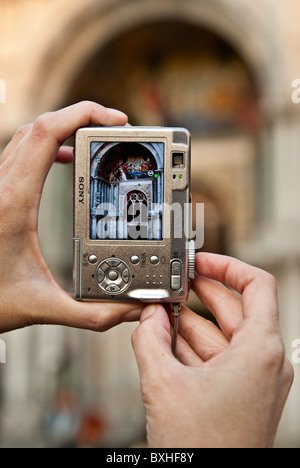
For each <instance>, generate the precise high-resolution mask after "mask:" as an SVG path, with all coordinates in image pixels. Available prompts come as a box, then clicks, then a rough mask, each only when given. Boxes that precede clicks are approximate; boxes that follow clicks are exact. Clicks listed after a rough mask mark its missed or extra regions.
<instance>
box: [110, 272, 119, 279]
mask: <svg viewBox="0 0 300 468" xmlns="http://www.w3.org/2000/svg"><path fill="white" fill-rule="evenodd" d="M108 277H109V279H110V280H112V281H116V279H118V277H119V273H118V272H117V271H115V270H111V271H110V272H109V273H108Z"/></svg>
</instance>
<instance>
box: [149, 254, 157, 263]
mask: <svg viewBox="0 0 300 468" xmlns="http://www.w3.org/2000/svg"><path fill="white" fill-rule="evenodd" d="M150 263H152V265H157V264H158V263H159V258H158V257H157V256H156V255H152V257H150Z"/></svg>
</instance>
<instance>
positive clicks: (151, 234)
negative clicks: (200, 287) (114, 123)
mask: <svg viewBox="0 0 300 468" xmlns="http://www.w3.org/2000/svg"><path fill="white" fill-rule="evenodd" d="M90 172H91V186H90V198H91V204H90V207H91V209H90V238H91V239H93V240H97V239H101V240H105V239H115V240H162V216H163V213H162V210H163V202H164V183H163V180H164V178H163V175H164V143H145V142H139V143H132V142H123V143H122V142H99V141H97V142H92V143H91V164H90Z"/></svg>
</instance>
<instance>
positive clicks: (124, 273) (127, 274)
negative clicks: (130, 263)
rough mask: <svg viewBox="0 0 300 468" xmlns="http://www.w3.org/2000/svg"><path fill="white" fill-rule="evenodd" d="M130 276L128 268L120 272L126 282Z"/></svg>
mask: <svg viewBox="0 0 300 468" xmlns="http://www.w3.org/2000/svg"><path fill="white" fill-rule="evenodd" d="M129 278H130V273H129V270H128V268H126V269H125V270H124V271H123V273H122V280H123V281H124V282H125V283H126V284H127V283H128V281H129Z"/></svg>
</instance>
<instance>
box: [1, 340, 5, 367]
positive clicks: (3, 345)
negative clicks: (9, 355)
mask: <svg viewBox="0 0 300 468" xmlns="http://www.w3.org/2000/svg"><path fill="white" fill-rule="evenodd" d="M0 364H6V344H5V341H4V340H1V339H0Z"/></svg>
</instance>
